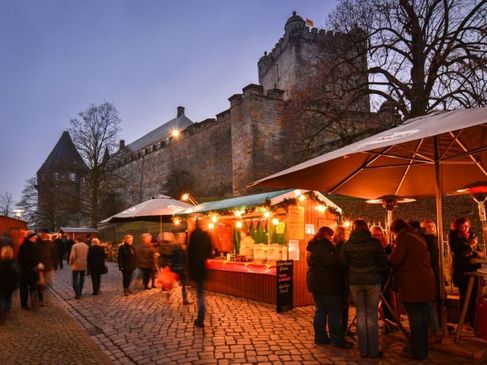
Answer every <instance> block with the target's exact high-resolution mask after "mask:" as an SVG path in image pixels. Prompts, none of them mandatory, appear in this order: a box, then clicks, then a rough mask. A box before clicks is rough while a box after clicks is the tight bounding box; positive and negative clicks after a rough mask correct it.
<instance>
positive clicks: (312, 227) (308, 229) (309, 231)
mask: <svg viewBox="0 0 487 365" xmlns="http://www.w3.org/2000/svg"><path fill="white" fill-rule="evenodd" d="M304 230H305V232H306V234H311V235H314V234H315V225H314V224H306V225H305V227H304Z"/></svg>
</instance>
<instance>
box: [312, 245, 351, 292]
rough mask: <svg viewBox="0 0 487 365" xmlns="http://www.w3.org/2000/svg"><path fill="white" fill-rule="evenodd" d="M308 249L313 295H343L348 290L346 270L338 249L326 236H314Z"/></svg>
mask: <svg viewBox="0 0 487 365" xmlns="http://www.w3.org/2000/svg"><path fill="white" fill-rule="evenodd" d="M306 251H308V274H307V283H308V290H309V291H310V292H311V293H313V295H320V294H326V295H343V294H344V293H345V292H346V284H345V283H346V281H345V270H344V268H343V267H342V263H341V261H340V255H339V251H338V249H337V248H336V247H335V246H334V245H333V244H332V243H331V242H330V241H329V240H328V239H326V238H313V239H312V240H311V241H309V243H308V246H307V248H306Z"/></svg>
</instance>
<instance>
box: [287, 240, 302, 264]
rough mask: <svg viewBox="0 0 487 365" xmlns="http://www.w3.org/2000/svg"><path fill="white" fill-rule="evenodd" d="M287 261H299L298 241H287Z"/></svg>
mask: <svg viewBox="0 0 487 365" xmlns="http://www.w3.org/2000/svg"><path fill="white" fill-rule="evenodd" d="M287 258H288V260H296V261H299V241H298V240H289V244H288V257H287Z"/></svg>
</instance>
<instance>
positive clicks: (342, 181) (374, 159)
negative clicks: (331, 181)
mask: <svg viewBox="0 0 487 365" xmlns="http://www.w3.org/2000/svg"><path fill="white" fill-rule="evenodd" d="M392 147H393V146H389V147H386V148H385V149H384V150H383V151H382V152H381V153H379V154H377V155H376V156H374V157H373V158H371V159H370V160H368V161H365V162H364V163H363V164H362V166H360V167H359V168H357V169H355V170H354V171H353V172H352V173H351V174H349V175H348V176H347V177H345V178H344V179H342V180H341V181H340V182H339V183H338V184H336V185H335V186H334V187H332V188H331V189H330V190H329V191H328V193H334V192H335V191H336V190H337V189H340V188H341V187H342V186H343V185H344V184H346V183H347V182H348V181H350V179H352V178H353V177H354V176H356V175H357V174H358V173H359V172H360V171H362V170H363V169H365V168H366V167H367V166H369V165H370V164H371V163H373V162H375V161H376V160H377V159H378V158H379V157H381V156H382V154H383V153H386V152H387V151H389V150H390V149H391V148H392Z"/></svg>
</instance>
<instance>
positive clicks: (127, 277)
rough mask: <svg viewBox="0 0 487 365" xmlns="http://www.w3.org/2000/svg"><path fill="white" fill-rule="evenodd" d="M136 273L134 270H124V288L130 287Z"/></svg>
mask: <svg viewBox="0 0 487 365" xmlns="http://www.w3.org/2000/svg"><path fill="white" fill-rule="evenodd" d="M133 273H134V271H133V270H122V282H123V288H124V289H128V288H129V286H130V282H131V281H132V274H133Z"/></svg>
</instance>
